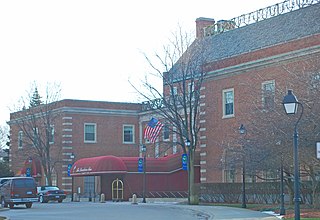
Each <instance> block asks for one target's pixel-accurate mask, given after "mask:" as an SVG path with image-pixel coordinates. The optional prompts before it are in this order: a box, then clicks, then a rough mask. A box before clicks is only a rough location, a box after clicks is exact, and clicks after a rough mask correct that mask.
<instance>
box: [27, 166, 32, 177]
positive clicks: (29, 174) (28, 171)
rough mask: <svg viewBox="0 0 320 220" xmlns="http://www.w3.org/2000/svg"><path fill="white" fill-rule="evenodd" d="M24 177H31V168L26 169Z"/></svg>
mask: <svg viewBox="0 0 320 220" xmlns="http://www.w3.org/2000/svg"><path fill="white" fill-rule="evenodd" d="M26 176H27V177H30V176H31V168H30V167H28V168H27V169H26Z"/></svg>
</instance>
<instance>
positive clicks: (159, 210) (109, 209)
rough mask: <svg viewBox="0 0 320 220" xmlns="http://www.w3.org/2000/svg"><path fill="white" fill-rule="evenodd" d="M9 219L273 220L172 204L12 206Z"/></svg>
mask: <svg viewBox="0 0 320 220" xmlns="http://www.w3.org/2000/svg"><path fill="white" fill-rule="evenodd" d="M0 216H6V217H8V218H9V219H10V220H29V219H30V220H31V219H32V220H40V219H41V220H44V219H45V220H51V219H52V220H53V219H54V220H56V219H59V220H85V219H86V220H87V219H90V220H96V219H97V220H99V219H104V220H105V219H120V220H126V219H128V220H129V219H130V220H150V219H151V220H171V219H172V220H209V219H239V220H240V219H243V220H244V219H265V220H267V219H268V220H271V219H277V218H276V217H271V216H270V215H267V214H264V213H261V212H255V211H251V210H246V209H239V208H230V207H221V206H188V205H177V204H173V203H146V204H141V203H139V204H137V205H133V204H131V203H129V202H119V203H113V202H106V203H93V202H63V203H57V202H50V203H47V204H41V203H34V204H33V206H32V208H31V209H27V208H25V206H15V207H14V208H13V209H11V210H7V211H2V212H0Z"/></svg>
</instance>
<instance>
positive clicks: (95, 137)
mask: <svg viewBox="0 0 320 220" xmlns="http://www.w3.org/2000/svg"><path fill="white" fill-rule="evenodd" d="M87 125H88V126H94V140H93V141H92V140H86V126H87ZM83 141H84V143H97V124H96V123H84V125H83Z"/></svg>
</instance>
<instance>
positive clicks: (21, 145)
mask: <svg viewBox="0 0 320 220" xmlns="http://www.w3.org/2000/svg"><path fill="white" fill-rule="evenodd" d="M18 148H19V149H22V148H23V131H19V133H18Z"/></svg>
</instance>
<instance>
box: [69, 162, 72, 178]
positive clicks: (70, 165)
mask: <svg viewBox="0 0 320 220" xmlns="http://www.w3.org/2000/svg"><path fill="white" fill-rule="evenodd" d="M71 167H72V164H68V176H70V170H71Z"/></svg>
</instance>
